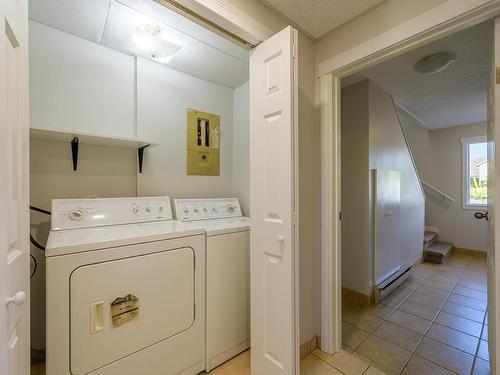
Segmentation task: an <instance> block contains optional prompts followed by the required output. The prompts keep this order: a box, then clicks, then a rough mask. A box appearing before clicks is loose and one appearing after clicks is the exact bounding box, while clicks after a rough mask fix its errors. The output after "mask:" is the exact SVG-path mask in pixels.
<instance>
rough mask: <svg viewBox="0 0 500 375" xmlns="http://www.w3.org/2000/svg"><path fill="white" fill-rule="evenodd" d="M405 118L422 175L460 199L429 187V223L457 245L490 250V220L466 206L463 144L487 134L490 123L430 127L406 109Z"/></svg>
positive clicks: (441, 235) (445, 238)
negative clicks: (450, 199)
mask: <svg viewBox="0 0 500 375" xmlns="http://www.w3.org/2000/svg"><path fill="white" fill-rule="evenodd" d="M401 120H402V122H403V126H404V129H405V133H406V136H407V139H408V142H409V144H410V147H411V149H412V153H413V156H414V158H415V163H416V164H417V168H418V171H419V174H420V176H421V178H422V179H424V180H426V181H427V182H429V183H431V184H432V185H434V186H436V187H437V188H439V189H440V190H442V191H444V192H445V193H446V194H448V195H451V196H452V197H453V198H455V199H456V202H455V203H451V204H450V203H447V202H446V201H443V200H442V199H441V197H440V196H438V195H436V194H435V193H433V192H432V191H429V190H427V199H426V215H425V219H426V225H427V226H432V227H437V228H438V229H439V238H440V240H443V241H449V242H452V243H453V244H454V245H455V246H456V247H460V248H466V249H473V250H480V251H486V250H487V248H488V241H487V228H488V226H487V222H486V221H484V220H477V219H474V216H473V213H474V212H475V211H474V210H465V209H462V145H461V144H460V138H466V137H476V136H484V135H486V123H479V124H471V125H464V126H455V127H451V128H446V129H442V130H435V131H428V130H426V129H425V128H424V127H423V126H422V125H421V124H419V123H418V120H416V119H415V118H414V117H411V116H409V115H408V114H406V113H404V112H402V113H401Z"/></svg>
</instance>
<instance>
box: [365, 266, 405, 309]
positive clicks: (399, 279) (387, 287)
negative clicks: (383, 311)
mask: <svg viewBox="0 0 500 375" xmlns="http://www.w3.org/2000/svg"><path fill="white" fill-rule="evenodd" d="M412 270H413V268H412V267H411V266H404V267H401V268H400V269H399V271H398V272H396V273H394V274H392V275H391V276H390V277H388V278H387V279H385V280H384V281H383V282H381V283H380V284H378V285H375V293H374V299H375V303H380V301H382V300H383V299H384V298H385V297H387V296H388V295H389V294H390V293H391V292H392V291H393V290H394V289H396V288H397V287H398V286H400V285H401V284H402V283H403V282H404V281H405V280H406V279H407V278H408V277H409V276H410V275H411V272H412Z"/></svg>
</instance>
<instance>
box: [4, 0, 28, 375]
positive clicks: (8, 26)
mask: <svg viewBox="0 0 500 375" xmlns="http://www.w3.org/2000/svg"><path fill="white" fill-rule="evenodd" d="M0 16H1V18H0V19H1V25H0V27H1V38H0V39H1V41H0V43H1V46H0V69H1V72H0V207H1V208H2V209H1V210H0V374H2V375H4V374H5V375H20V374H23V375H27V374H28V373H29V363H30V358H29V354H30V342H29V300H28V298H29V232H28V231H29V221H28V220H29V216H28V207H29V204H28V194H29V184H28V177H29V174H28V171H29V169H28V168H29V164H28V156H29V149H28V147H29V124H28V1H27V0H1V1H0Z"/></svg>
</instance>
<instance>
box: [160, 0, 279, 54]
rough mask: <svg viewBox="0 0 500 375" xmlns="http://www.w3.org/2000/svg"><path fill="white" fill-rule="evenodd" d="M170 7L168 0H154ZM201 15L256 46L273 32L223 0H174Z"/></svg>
mask: <svg viewBox="0 0 500 375" xmlns="http://www.w3.org/2000/svg"><path fill="white" fill-rule="evenodd" d="M154 1H156V2H158V3H160V4H162V5H164V6H167V7H171V6H172V4H170V3H169V0H154ZM175 2H177V3H179V4H180V5H182V6H183V7H186V8H188V9H190V10H191V11H193V12H195V13H196V14H198V15H200V16H201V17H203V18H205V19H207V20H209V21H210V22H213V23H215V24H216V25H218V26H220V27H222V28H223V29H225V30H227V31H229V32H230V33H233V34H234V35H237V36H238V37H240V38H241V39H243V40H245V41H247V42H248V43H250V44H252V45H254V46H256V45H258V44H260V43H261V42H263V41H264V40H266V39H268V38H270V37H271V36H273V35H274V33H273V32H272V31H271V30H269V29H268V28H267V27H265V26H264V25H262V24H261V23H260V22H258V21H256V20H255V19H253V18H252V17H250V16H249V15H247V14H246V13H244V12H242V11H241V10H239V9H238V8H236V7H235V6H233V5H231V4H230V3H228V2H227V1H224V0H175Z"/></svg>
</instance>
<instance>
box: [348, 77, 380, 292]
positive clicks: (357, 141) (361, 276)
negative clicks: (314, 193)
mask: <svg viewBox="0 0 500 375" xmlns="http://www.w3.org/2000/svg"><path fill="white" fill-rule="evenodd" d="M341 114H342V121H341V126H342V133H341V142H342V145H341V150H342V156H341V160H342V176H341V184H342V186H341V191H342V237H341V238H342V286H343V287H346V288H349V289H351V290H355V291H358V292H360V293H363V294H365V295H369V294H370V283H371V281H370V280H372V279H373V271H372V268H373V267H372V263H371V257H372V253H371V251H370V246H371V241H370V236H371V235H370V228H371V225H370V217H369V216H370V215H369V196H370V193H369V183H370V170H369V161H370V159H369V117H370V113H369V84H368V81H363V82H360V83H358V84H355V85H352V86H349V87H346V88H345V89H342V107H341Z"/></svg>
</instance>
